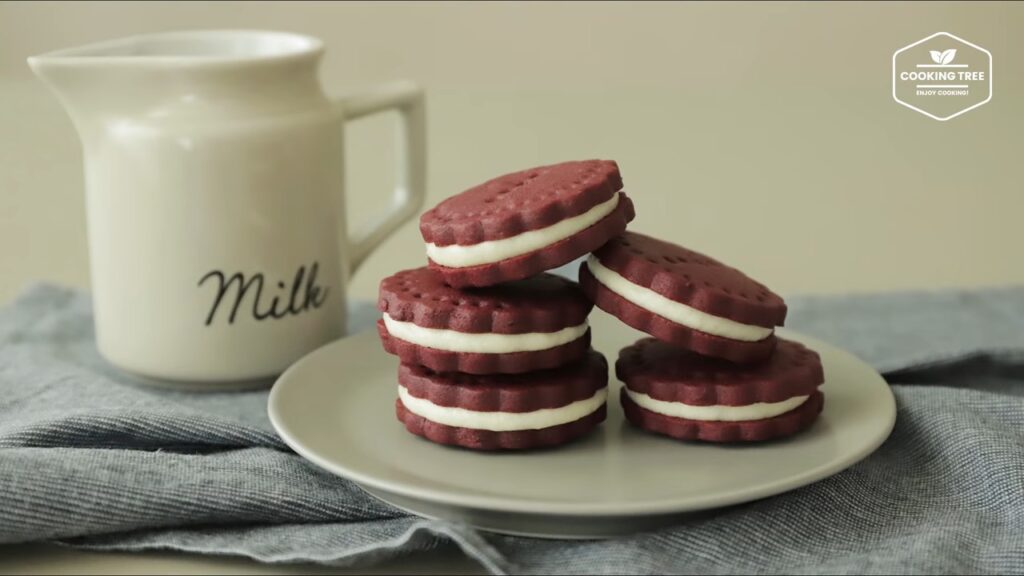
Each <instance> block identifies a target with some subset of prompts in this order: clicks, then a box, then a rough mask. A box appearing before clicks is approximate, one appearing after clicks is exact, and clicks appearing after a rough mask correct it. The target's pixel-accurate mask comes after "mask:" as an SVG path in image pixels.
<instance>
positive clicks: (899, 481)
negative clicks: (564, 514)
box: [0, 285, 1024, 574]
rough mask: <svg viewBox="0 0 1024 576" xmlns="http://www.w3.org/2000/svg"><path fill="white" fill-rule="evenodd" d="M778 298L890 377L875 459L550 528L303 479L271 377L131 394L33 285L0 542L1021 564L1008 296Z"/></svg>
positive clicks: (1023, 296)
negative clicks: (616, 521)
mask: <svg viewBox="0 0 1024 576" xmlns="http://www.w3.org/2000/svg"><path fill="white" fill-rule="evenodd" d="M789 303H790V309H791V312H790V316H789V321H788V322H787V324H788V325H789V326H792V327H793V328H795V329H797V330H800V331H802V332H804V333H807V334H810V335H814V336H817V337H819V338H822V339H824V340H826V341H829V342H832V343H834V344H836V345H838V346H841V347H843V348H846V349H848V350H850V351H851V352H853V353H855V354H857V355H859V356H860V357H861V358H864V359H865V360H867V361H868V362H870V363H871V364H873V365H874V366H875V367H877V368H878V369H879V370H881V371H883V372H884V373H885V375H886V378H887V380H888V381H889V382H890V383H891V384H892V385H893V389H894V391H895V393H896V397H897V402H898V406H899V413H898V418H897V423H896V428H895V430H894V432H893V434H892V436H891V437H890V439H889V440H888V441H887V442H886V443H885V444H884V445H883V446H882V447H881V448H880V449H879V450H878V451H877V452H876V453H875V454H873V455H872V456H870V457H869V458H867V459H866V460H865V461H863V462H861V463H860V464H858V465H855V466H853V467H852V468H850V469H848V470H846V471H845V472H842V473H840V474H837V475H835V476H833V477H831V478H828V479H826V480H823V481H821V482H818V483H815V484H813V485H810V486H807V487H805V488H802V489H799V490H795V491H792V492H789V493H786V494H783V495H780V496H776V497H773V498H769V499H765V500H761V501H758V502H753V503H749V504H744V505H739V506H734V507H731V508H726V509H722V510H718V511H713V512H710V513H704V514H700V515H695V516H693V517H692V518H689V519H687V520H686V521H684V522H682V523H680V524H679V525H677V526H674V527H671V528H668V529H664V530H661V531H658V532H654V533H647V534H637V535H635V536H631V537H626V538H620V539H615V540H607V541H547V540H536V539H528V538H515V537H507V536H499V535H494V534H488V533H482V532H477V531H475V530H473V529H471V528H468V527H466V526H462V525H455V524H448V523H444V522H439V521H432V520H423V519H420V518H416V517H412V516H409V515H408V514H406V513H404V512H401V511H399V510H396V509H394V508H392V507H390V506H388V505H386V504H383V503H380V502H378V501H376V500H374V499H373V498H371V497H369V496H367V495H365V494H364V493H363V492H362V491H360V490H359V488H357V487H356V486H355V485H353V484H351V483H349V482H348V481H345V480H343V479H340V478H336V477H333V476H331V475H328V474H327V473H324V472H321V471H319V470H318V469H317V468H315V467H313V466H312V465H310V464H307V463H306V462H305V461H304V460H302V459H301V458H299V457H298V456H296V455H295V454H294V453H292V452H291V451H289V450H288V449H287V447H286V446H285V445H284V443H283V442H282V441H281V440H280V439H278V438H277V436H276V435H275V434H274V431H273V429H272V428H271V426H270V423H269V421H268V419H267V416H266V399H267V392H266V391H265V390H264V391H251V392H233V393H186V392H178V391H172V390H161V389H154V388H152V387H145V386H140V385H138V384H137V383H135V382H133V379H132V377H131V376H128V375H126V374H124V373H121V372H119V371H117V370H115V369H113V368H111V367H109V366H108V365H106V364H105V363H104V362H103V360H102V359H101V358H100V357H99V356H98V353H97V352H96V349H95V343H94V340H93V336H92V317H91V312H90V306H89V298H88V295H87V294H84V293H81V292H76V291H71V290H67V289H63V288H58V287H54V286H49V285H39V286H35V287H33V288H31V289H30V290H28V291H27V292H26V293H25V294H24V295H23V296H22V297H20V298H19V299H18V300H17V301H15V302H14V303H13V304H11V305H10V306H8V307H7V308H6V309H5V310H3V311H2V312H0V543H15V542H32V541H43V540H51V541H59V542H63V543H66V544H71V545H74V546H81V547H91V548H100V549H126V550H139V549H152V548H161V549H178V550H187V551H193V552H202V553H211V554H237V555H244V556H248V557H251V558H255V559H257V560H261V561H266V562H285V561H313V562H321V563H333V564H341V565H352V564H367V563H372V562H376V561H380V560H382V559H386V558H391V557H395V556H399V555H404V554H407V553H409V552H410V551H429V550H431V549H435V548H439V547H446V546H451V545H453V544H454V545H457V546H459V547H460V548H461V549H462V550H463V551H464V552H465V553H466V554H467V555H469V556H470V557H472V558H474V559H476V560H478V561H479V562H480V563H481V564H482V566H483V567H484V568H485V569H486V570H488V571H490V572H492V573H496V574H497V573H554V572H558V573H615V574H626V573H630V574H632V573H711V574H717V573H780V572H784V573H890V574H891V573H932V574H939V573H944V574H953V573H957V574H962V573H1024V536H1022V535H1024V288H1006V289H994V290H979V291H968V292H954V291H945V292H915V293H899V294H884V295H870V296H845V297H803V298H798V297H794V298H790V299H789ZM350 318H351V320H350V323H351V328H355V329H360V328H363V329H365V328H368V327H370V326H371V325H372V322H373V320H374V319H375V318H376V312H375V311H374V309H373V307H372V305H370V304H368V303H362V304H358V305H356V306H354V308H353V311H352V314H351V315H350Z"/></svg>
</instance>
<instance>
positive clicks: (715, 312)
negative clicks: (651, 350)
mask: <svg viewBox="0 0 1024 576" xmlns="http://www.w3.org/2000/svg"><path fill="white" fill-rule="evenodd" d="M580 285H581V286H582V287H583V291H584V292H586V294H587V296H588V297H589V298H590V299H591V300H593V301H594V303H595V304H597V306H598V307H599V308H601V309H602V310H604V311H605V312H608V313H609V314H611V315H613V316H615V317H617V318H618V319H620V320H622V321H623V322H625V323H626V324H628V325H630V326H632V327H633V328H636V329H637V330H642V331H644V332H647V333H648V334H650V335H651V336H654V337H655V338H658V339H659V340H664V341H666V342H671V343H673V344H676V345H678V346H682V347H684V348H687V349H689V350H693V351H695V352H699V353H701V354H705V355H707V356H715V357H718V358H725V359H727V360H731V361H733V362H739V363H750V362H757V361H760V360H764V359H765V358H767V357H768V356H770V355H771V353H772V350H773V349H774V347H775V330H774V328H775V326H782V324H783V322H784V321H785V319H786V304H785V302H783V301H782V298H780V297H779V296H778V295H776V294H775V293H773V292H772V291H770V290H768V289H767V288H765V287H764V285H762V284H760V283H758V282H756V281H754V280H752V279H751V278H749V277H748V276H746V275H745V274H743V273H742V272H740V271H739V270H736V269H735V268H731V267H729V266H726V265H725V264H722V263H721V262H718V261H716V260H713V259H711V258H708V257H707V256H705V255H703V254H700V253H698V252H694V251H692V250H687V249H686V248H683V247H681V246H677V245H675V244H672V243H669V242H665V241H662V240H657V239H655V238H651V237H649V236H644V235H643V234H637V233H635V232H626V233H625V234H623V235H622V236H619V237H617V238H615V239H613V240H611V241H610V242H608V243H607V244H605V245H604V246H602V247H601V248H600V249H599V250H597V251H596V252H594V253H593V254H592V255H591V256H590V257H589V258H588V259H587V261H586V262H585V263H584V264H582V265H581V266H580Z"/></svg>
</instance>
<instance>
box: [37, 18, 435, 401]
mask: <svg viewBox="0 0 1024 576" xmlns="http://www.w3.org/2000/svg"><path fill="white" fill-rule="evenodd" d="M322 53H323V46H322V44H321V42H320V41H319V40H317V39H316V38H311V37H307V36H300V35H296V34H286V33H278V32H260V31H195V32H172V33H163V34H155V35H148V36H138V37H131V38H126V39H121V40H114V41H110V42H103V43H99V44H92V45H88V46H84V47H81V48H73V49H68V50H60V51H57V52H51V53H48V54H44V55H41V56H36V57H33V58H30V59H29V65H30V66H31V67H32V70H33V71H34V72H35V73H36V74H37V75H39V76H40V77H41V78H43V79H44V80H45V81H46V82H47V84H49V86H50V87H51V88H52V89H53V90H54V91H55V92H56V94H57V96H58V97H59V98H60V100H61V102H62V103H63V104H64V106H65V108H66V109H67V111H68V113H69V115H70V116H71V119H72V121H73V122H74V125H75V127H76V128H77V130H78V133H79V136H80V139H81V142H82V147H83V150H84V159H85V183H86V198H87V201H86V205H87V213H88V220H89V247H90V257H91V272H92V290H93V303H94V312H95V320H96V337H97V343H98V346H99V350H100V352H101V353H102V354H103V356H104V357H106V358H107V359H108V360H109V361H110V362H112V363H113V364H115V365H117V366H119V367H121V368H123V369H125V370H128V371H131V372H134V373H137V374H141V375H144V376H150V377H155V378H160V379H169V380H173V381H185V382H191V383H195V382H207V383H210V385H211V386H212V385H214V384H215V383H223V382H228V381H247V380H252V379H259V378H264V377H267V376H272V375H274V374H277V373H280V372H281V371H282V370H284V368H286V367H287V366H288V365H289V364H291V363H292V362H294V361H295V360H297V359H298V358H299V357H301V356H302V355H303V354H305V353H306V352H309V351H310V350H313V349H315V348H316V347H318V346H320V345H322V344H324V343H326V342H328V341H330V340H332V339H334V338H337V337H339V336H340V335H341V334H342V331H343V329H344V326H345V287H346V283H347V281H348V277H349V275H350V273H351V272H352V271H353V270H354V269H355V268H356V267H358V265H359V263H360V262H361V261H362V260H363V259H364V258H365V257H366V256H367V255H368V254H369V253H370V251H372V250H373V249H374V248H375V247H376V246H377V245H378V244H379V243H380V242H381V241H382V240H383V239H384V238H385V237H386V236H387V235H388V234H390V233H391V232H392V231H393V230H395V229H396V228H397V227H398V226H399V225H400V224H401V223H403V222H404V221H406V220H408V219H409V218H410V217H412V216H413V215H414V214H415V213H416V212H417V211H418V210H419V208H420V207H421V205H422V203H423V198H424V185H425V171H426V168H425V166H426V165H425V157H424V155H425V151H424V147H425V127H424V114H423V96H422V92H421V91H420V90H419V89H418V88H417V87H416V86H414V85H412V84H409V83H398V84H392V85H387V86H382V87H380V88H377V89H375V90H372V91H370V92H367V93H364V94H360V95H355V96H349V97H345V98H336V99H332V98H329V97H327V96H326V95H325V94H324V92H323V91H322V89H321V87H320V83H319V80H318V78H317V66H318V63H319V60H320V57H321V55H322ZM391 109H394V110H397V111H399V112H400V113H401V117H402V120H403V121H402V123H401V133H402V136H403V137H402V138H400V139H399V140H400V143H401V146H402V153H401V154H399V158H400V162H399V165H398V174H397V181H398V186H397V189H396V190H395V191H394V195H393V197H392V199H391V206H390V209H389V210H388V212H387V213H386V214H385V215H384V216H383V217H382V218H380V219H379V220H375V221H371V222H368V223H367V226H366V228H364V229H362V230H359V231H357V233H356V234H352V235H350V234H349V233H348V231H347V230H346V226H345V199H344V190H343V185H344V167H343V165H344V133H343V123H344V121H345V120H349V119H353V118H358V117H360V116H365V115H368V114H372V113H375V112H379V111H384V110H391ZM243 285H244V286H245V287H246V288H244V289H243ZM261 285H262V286H261ZM236 303H237V311H234V309H235V307H236ZM233 311H234V313H233Z"/></svg>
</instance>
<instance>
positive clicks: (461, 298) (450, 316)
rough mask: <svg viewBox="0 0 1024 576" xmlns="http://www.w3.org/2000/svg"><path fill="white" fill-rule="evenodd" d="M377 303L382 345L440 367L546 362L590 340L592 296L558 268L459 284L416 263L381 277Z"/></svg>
mask: <svg viewBox="0 0 1024 576" xmlns="http://www.w3.org/2000/svg"><path fill="white" fill-rule="evenodd" d="M377 305H378V307H379V308H380V310H381V311H382V312H383V313H384V314H383V318H381V320H380V321H378V322H377V329H378V331H379V332H380V337H381V341H382V342H383V344H384V349H385V350H386V351H388V352H389V353H391V354H395V355H397V356H398V357H399V358H400V359H401V361H402V362H404V363H408V364H421V365H423V366H426V367H427V368H430V369H431V370H435V371H438V372H452V371H455V372H466V373H469V374H495V373H506V374H510V373H519V372H529V371H532V370H544V369H548V368H555V367H557V366H561V365H563V364H568V363H571V362H574V361H576V360H579V359H580V358H582V357H583V356H584V355H585V354H586V352H587V350H588V349H589V348H590V328H589V326H588V324H587V315H588V314H590V311H591V309H592V308H593V304H592V303H591V302H590V301H589V300H588V299H587V298H586V296H584V294H583V292H582V291H581V290H580V288H579V286H578V285H577V284H576V283H575V282H573V281H571V280H566V279H565V278H561V277H559V276H555V275H552V274H540V275H537V276H534V277H532V278H528V279H526V280H520V281H517V282H509V283H506V284H502V285H500V286H494V287H490V288H480V289H476V290H460V289H458V288H452V287H451V286H448V285H447V284H445V282H444V280H443V278H442V277H441V275H440V274H438V273H437V272H435V271H434V270H431V269H429V268H425V267H424V268H416V269H414V270H405V271H402V272H399V273H398V274H395V275H394V276H390V277H388V278H385V279H384V280H382V281H381V283H380V297H379V300H378V303H377Z"/></svg>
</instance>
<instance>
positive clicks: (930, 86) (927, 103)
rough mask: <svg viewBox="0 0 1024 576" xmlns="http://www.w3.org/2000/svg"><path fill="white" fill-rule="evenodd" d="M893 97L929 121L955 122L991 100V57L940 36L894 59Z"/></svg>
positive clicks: (975, 47) (920, 42)
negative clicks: (954, 119)
mask: <svg viewBox="0 0 1024 576" xmlns="http://www.w3.org/2000/svg"><path fill="white" fill-rule="evenodd" d="M892 97H893V98H894V99H895V100H896V101H897V102H899V103H900V104H902V105H904V106H906V107H907V108H910V109H911V110H917V111H918V112H920V113H921V114H924V115H925V116H928V117H929V118H934V119H936V120H939V121H943V122H944V121H946V120H949V119H950V118H956V117H957V116H959V115H961V114H963V113H964V112H967V111H968V110H973V109H975V108H977V107H978V106H981V105H982V104H984V103H986V102H988V101H989V100H991V99H992V54H991V53H990V52H989V51H988V50H985V49H984V48H982V47H981V46H978V45H977V44H972V43H970V42H968V41H967V40H964V39H963V38H958V37H956V36H953V35H952V34H950V33H948V32H936V33H935V34H932V35H931V36H929V37H927V38H924V39H922V40H918V41H917V42H914V43H913V44H910V45H909V46H904V47H903V48H900V49H899V50H897V51H896V53H895V54H893V55H892Z"/></svg>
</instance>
